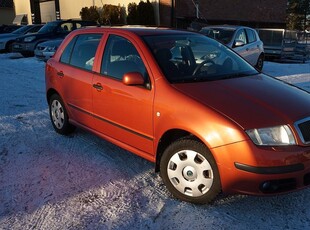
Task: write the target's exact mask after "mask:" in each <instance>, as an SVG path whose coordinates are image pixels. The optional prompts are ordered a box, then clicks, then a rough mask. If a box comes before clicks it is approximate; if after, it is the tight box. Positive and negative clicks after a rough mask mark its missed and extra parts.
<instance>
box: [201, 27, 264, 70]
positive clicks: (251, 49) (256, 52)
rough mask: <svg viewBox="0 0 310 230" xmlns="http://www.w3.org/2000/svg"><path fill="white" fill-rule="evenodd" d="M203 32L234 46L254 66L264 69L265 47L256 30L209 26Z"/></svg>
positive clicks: (231, 46) (229, 45)
mask: <svg viewBox="0 0 310 230" xmlns="http://www.w3.org/2000/svg"><path fill="white" fill-rule="evenodd" d="M200 32H201V33H202V34H205V35H207V36H208V37H211V38H214V39H216V40H218V41H220V42H222V43H224V44H225V45H226V46H228V47H230V48H232V49H233V50H234V51H236V52H237V53H238V54H240V55H241V56H242V57H243V58H244V59H245V60H247V61H248V62H249V63H250V64H251V65H252V66H254V67H256V68H257V69H259V70H262V68H263V65H264V57H265V54H264V47H263V42H262V41H261V40H260V38H259V36H258V34H257V32H256V30H254V29H252V28H249V27H245V26H231V25H223V26H207V27H204V28H202V29H201V30H200Z"/></svg>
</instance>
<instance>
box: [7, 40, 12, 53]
mask: <svg viewBox="0 0 310 230" xmlns="http://www.w3.org/2000/svg"><path fill="white" fill-rule="evenodd" d="M12 51H13V42H8V43H7V44H6V47H5V52H7V53H12Z"/></svg>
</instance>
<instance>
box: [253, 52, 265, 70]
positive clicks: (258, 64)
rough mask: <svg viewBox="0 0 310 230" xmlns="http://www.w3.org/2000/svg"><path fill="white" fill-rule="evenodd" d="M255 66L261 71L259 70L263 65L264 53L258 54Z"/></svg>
mask: <svg viewBox="0 0 310 230" xmlns="http://www.w3.org/2000/svg"><path fill="white" fill-rule="evenodd" d="M255 67H256V69H258V70H259V71H261V70H262V69H263V67H264V55H263V54H261V55H259V57H258V59H257V63H256V66H255Z"/></svg>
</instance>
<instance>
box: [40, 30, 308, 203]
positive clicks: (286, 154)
mask: <svg viewBox="0 0 310 230" xmlns="http://www.w3.org/2000/svg"><path fill="white" fill-rule="evenodd" d="M45 80H46V98H47V102H48V105H49V112H50V118H51V123H52V125H53V127H54V129H55V130H56V132H58V133H60V134H69V133H70V132H72V131H73V130H74V128H75V127H76V126H78V127H81V128H84V129H86V130H88V131H90V132H93V133H94V134H96V135H98V136H100V137H102V138H105V139H107V140H109V141H111V142H112V143H114V144H116V145H118V146H120V147H122V148H124V149H127V150H129V151H131V152H133V153H135V154H137V155H139V156H141V157H143V158H145V159H147V160H150V161H152V162H154V163H155V169H156V171H159V172H160V174H161V176H162V179H163V182H164V183H165V184H166V186H167V188H168V189H169V190H170V191H171V193H172V194H173V195H174V196H175V197H177V198H179V199H181V200H184V201H189V202H193V203H207V202H210V201H211V200H213V199H214V198H215V197H216V196H217V195H218V194H219V193H220V192H224V193H243V194H253V195H267V194H279V193H284V192H289V191H295V190H299V189H302V188H305V187H307V186H309V185H310V131H309V130H310V106H309V105H310V95H309V93H307V92H305V91H302V90H300V89H298V88H296V87H293V86H291V85H288V84H286V83H284V82H282V81H280V80H277V79H274V78H272V77H269V76H266V75H265V74H262V73H260V72H258V71H257V70H256V69H255V68H253V67H252V66H251V65H250V64H248V63H247V62H246V61H244V60H243V59H242V58H241V57H240V56H239V55H237V54H236V53H235V52H233V51H232V50H231V49H230V48H228V47H227V46H225V45H223V44H221V43H219V42H217V41H215V40H213V39H210V38H208V37H207V36H204V35H201V34H196V33H192V32H185V31H176V30H169V29H152V28H123V27H120V28H88V29H80V30H76V31H73V32H72V33H70V34H69V35H68V36H67V37H66V38H65V40H64V41H63V42H62V44H61V45H60V47H59V48H58V49H57V51H56V53H55V55H54V56H53V57H52V58H51V59H49V60H48V61H47V64H46V71H45Z"/></svg>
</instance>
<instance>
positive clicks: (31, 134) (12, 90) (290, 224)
mask: <svg viewBox="0 0 310 230" xmlns="http://www.w3.org/2000/svg"><path fill="white" fill-rule="evenodd" d="M263 71H264V72H265V73H267V74H269V75H271V76H274V77H278V78H279V79H281V80H284V81H287V82H289V83H291V84H294V85H296V86H298V87H300V88H303V89H305V90H307V91H308V92H310V63H309V62H308V63H305V64H297V63H295V64H288V63H286V64H283V63H272V62H266V63H265V66H264V69H263ZM0 80H1V83H0V98H1V107H0V229H181V230H182V229H251V228H252V229H308V228H309V226H310V209H309V205H310V189H305V190H302V191H298V192H294V193H290V194H286V195H281V196H271V197H253V196H245V195H235V196H226V197H224V196H223V197H219V198H218V199H216V200H215V201H214V203H212V204H209V205H201V206H198V205H193V204H189V203H185V202H181V201H179V200H176V199H174V198H173V197H172V196H171V195H170V193H169V192H168V191H167V189H166V188H165V186H164V185H163V183H162V180H161V178H160V177H159V175H158V174H156V173H155V172H154V165H153V163H150V162H148V161H146V160H144V159H142V158H139V157H137V156H135V155H133V154H132V153H129V152H127V151H125V150H123V149H121V148H119V147H117V146H115V145H113V144H110V143H109V142H106V141H104V140H102V139H100V138H98V137H96V136H94V135H92V134H90V133H88V132H86V131H83V130H81V129H77V131H76V132H75V133H74V134H72V135H71V136H68V137H65V136H61V135H58V134H56V132H55V131H54V130H53V128H52V125H51V122H50V120H49V115H48V107H47V103H46V99H45V82H44V62H40V61H38V60H36V59H35V58H21V57H20V56H18V55H16V54H0Z"/></svg>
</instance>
